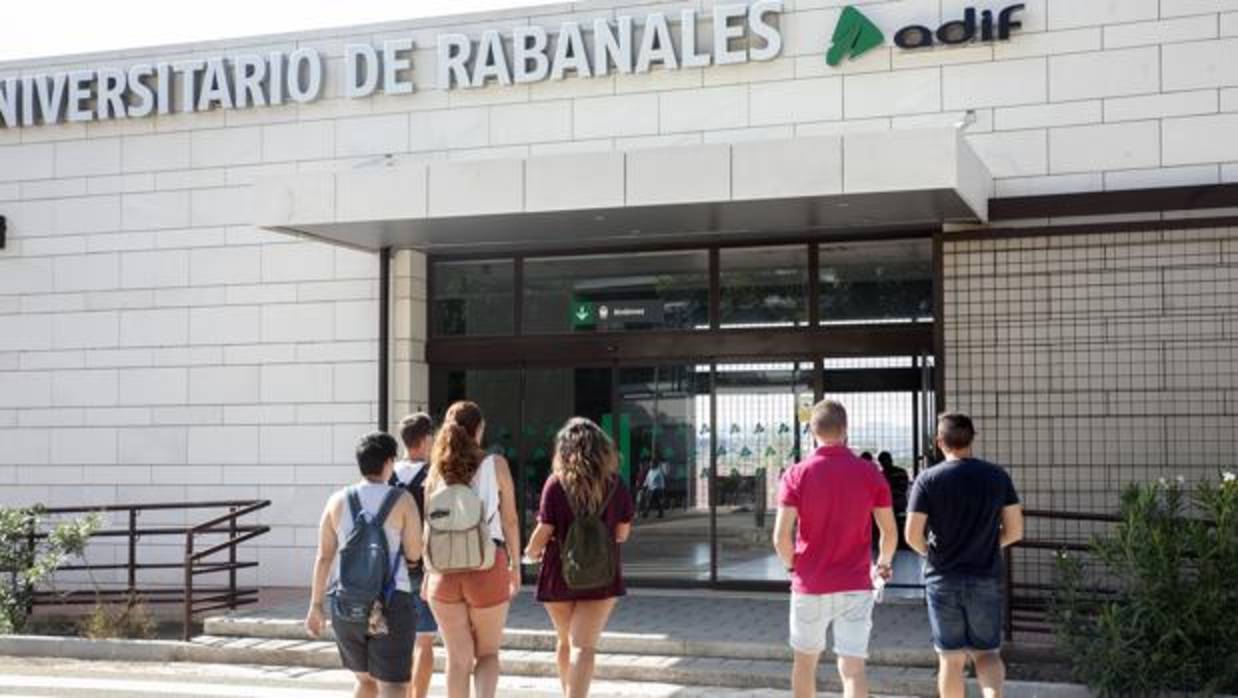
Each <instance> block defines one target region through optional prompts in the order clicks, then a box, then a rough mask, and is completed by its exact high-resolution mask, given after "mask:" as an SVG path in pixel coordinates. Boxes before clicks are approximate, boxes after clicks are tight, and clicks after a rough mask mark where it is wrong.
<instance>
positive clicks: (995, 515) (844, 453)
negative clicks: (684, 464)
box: [305, 400, 1023, 698]
mask: <svg viewBox="0 0 1238 698" xmlns="http://www.w3.org/2000/svg"><path fill="white" fill-rule="evenodd" d="M811 420H812V423H811V427H812V432H813V434H814V436H815V438H816V440H817V442H818V444H819V448H818V449H817V450H816V451H815V452H814V453H813V454H812V455H811V456H809V457H808V458H807V459H805V460H804V461H801V462H800V463H797V464H795V465H794V466H793V467H791V468H790V469H789V470H788V471H787V472H786V473H785V474H784V476H783V478H782V482H781V485H780V490H779V495H778V502H779V509H778V517H777V523H776V525H775V532H774V547H775V550H776V552H777V554H778V557H779V558H780V559H781V561H782V562H783V564H784V565H785V566H786V569H787V572H788V575H789V576H790V578H791V589H792V599H791V609H790V645H791V647H792V649H793V650H794V656H795V662H794V667H793V672H792V684H793V692H794V695H795V698H806V697H807V696H813V695H815V693H816V671H817V664H818V660H819V657H820V654H821V653H822V651H824V649H825V645H826V634H827V631H828V630H829V629H830V628H831V626H832V628H833V635H834V653H835V654H836V655H837V657H838V671H839V674H840V675H841V677H842V681H843V686H844V695H845V696H847V698H854V697H860V696H866V695H867V692H868V689H867V682H866V678H865V670H864V666H865V660H866V658H867V656H868V642H869V635H870V634H871V631H872V612H873V604H874V593H873V589H874V587H875V586H876V587H877V588H880V587H881V586H882V585H883V584H884V581H885V580H888V579H890V577H891V576H892V569H893V567H892V565H893V559H894V554H895V551H896V547H897V544H898V532H897V525H896V523H895V515H894V508H893V506H892V497H891V491H890V486H889V484H888V483H887V481H886V478H885V477H884V476H883V474H882V472H881V471H880V470H878V469H876V468H874V467H873V466H872V464H871V462H869V461H866V460H863V459H861V458H860V457H858V456H856V455H854V454H853V453H852V452H851V451H850V450H849V449H848V447H847V413H846V409H845V408H844V407H843V406H842V405H841V404H839V403H837V402H834V401H828V400H827V401H822V402H821V403H818V404H817V405H816V406H815V407H814V408H813V412H812V418H811ZM485 426H486V424H485V418H484V416H483V414H482V411H481V409H480V408H479V407H478V406H477V405H476V404H474V403H472V402H467V401H462V402H457V403H455V404H453V405H452V406H451V407H450V408H449V409H448V410H447V413H446V415H445V417H444V420H443V424H442V425H441V426H440V427H439V428H438V429H437V430H436V429H435V427H434V425H433V423H432V421H431V419H430V417H429V416H428V415H426V414H422V413H418V414H414V415H410V416H408V417H406V418H405V419H404V420H402V422H401V424H400V439H401V441H402V442H403V446H404V449H405V458H404V459H402V460H397V458H398V450H399V445H398V444H397V442H396V440H395V439H394V438H393V437H392V436H390V435H388V434H386V433H383V432H374V433H370V434H367V435H365V436H364V437H362V438H361V439H360V441H359V442H358V443H357V448H356V459H357V465H358V467H359V469H360V472H361V479H360V480H359V481H358V482H357V483H356V484H353V485H351V486H349V487H345V488H343V489H341V490H340V491H338V492H336V493H335V494H333V495H332V496H331V497H330V498H329V499H328V500H327V503H326V506H325V507H324V509H323V514H322V519H321V525H320V530H319V541H318V554H317V557H316V560H315V566H314V575H313V586H312V591H311V601H310V608H309V612H308V614H307V616H306V620H305V626H306V629H307V630H308V631H309V633H310V634H311V635H313V636H319V635H320V634H321V633H322V632H323V630H324V629H325V624H326V621H327V619H328V618H329V619H330V621H331V625H332V627H333V629H334V634H335V640H336V644H337V646H338V649H339V654H340V658H341V660H342V662H343V664H344V666H345V667H346V668H347V669H349V670H350V671H352V672H353V673H354V674H355V676H356V679H357V683H356V690H355V694H354V695H356V696H360V697H377V696H381V697H382V698H395V697H396V696H400V697H401V698H403V697H404V696H406V695H407V696H409V697H410V698H414V697H415V698H422V697H424V696H426V695H428V692H429V684H430V679H431V675H432V673H433V666H434V638H435V635H436V634H437V635H439V636H441V638H442V643H443V646H444V648H445V650H446V667H447V670H446V683H447V695H448V696H449V698H467V697H468V696H469V695H470V691H471V692H472V695H475V696H477V697H478V698H493V696H495V695H496V690H497V686H498V681H499V659H498V653H499V647H500V645H501V643H502V638H503V630H504V626H505V625H506V621H507V613H508V609H509V607H510V604H511V600H512V599H513V598H514V597H515V596H516V594H517V593H518V592H519V590H520V585H521V567H520V565H521V562H522V560H523V562H525V563H529V564H535V563H541V571H540V573H539V576H538V580H537V600H538V601H539V602H541V603H542V604H544V605H545V608H546V611H547V614H548V615H549V617H550V620H551V622H552V623H553V625H554V628H555V632H556V634H557V638H558V644H557V656H556V659H557V663H558V669H559V678H560V682H561V684H562V690H563V695H564V696H565V697H567V698H583V697H584V696H587V695H588V693H589V686H590V682H591V680H592V676H593V670H594V662H595V651H596V647H597V642H598V639H599V637H600V636H601V634H602V631H603V629H604V628H605V626H606V623H607V620H608V619H609V617H610V615H611V613H612V611H613V610H614V608H615V603H616V600H617V599H618V597H620V596H623V595H624V594H625V588H624V581H623V572H622V565H621V562H620V555H619V550H620V547H619V546H620V545H621V544H622V543H624V542H625V541H626V540H627V539H628V536H629V535H630V534H631V530H632V520H633V518H634V516H635V513H636V512H635V506H634V502H633V499H632V496H631V494H630V493H629V491H628V489H627V488H626V487H625V485H624V483H623V482H622V480H621V478H620V477H619V475H618V463H619V453H618V451H617V449H616V447H615V444H614V442H613V441H612V440H611V438H610V436H609V435H608V434H607V433H606V432H605V431H604V430H603V429H602V428H600V427H599V426H598V425H597V424H595V423H594V422H592V421H590V420H588V419H584V418H579V417H576V418H572V419H570V420H568V421H567V423H566V424H564V425H563V427H562V428H561V429H560V430H559V432H558V434H557V435H556V436H555V443H554V456H553V465H552V473H551V475H550V477H548V478H547V480H546V483H545V486H544V488H543V490H542V495H541V504H540V508H539V511H538V515H537V526H536V528H535V529H534V530H533V532H532V534H531V535H530V536H529V540H528V544H527V546H526V547H525V549H524V552H523V555H522V554H521V552H520V549H519V544H520V531H519V525H518V515H517V510H516V496H515V487H514V481H513V478H512V474H511V469H510V466H509V464H508V462H507V460H506V459H505V458H503V456H501V455H495V454H487V453H486V452H485V451H484V450H483V449H482V446H481V444H482V439H483V436H484V433H485ZM974 437H975V430H974V428H973V426H972V423H971V420H970V419H968V418H967V417H966V416H965V415H961V414H946V415H943V416H942V417H941V418H940V419H939V421H938V429H937V436H936V440H937V445H938V447H939V448H940V449H941V451H942V452H943V453H944V454H945V455H946V457H947V460H946V462H945V463H943V464H940V465H938V466H936V467H934V468H932V469H930V470H928V471H926V472H925V473H923V474H921V475H920V476H919V477H918V478H917V479H916V480H915V483H914V485H913V486H912V489H911V495H910V498H909V501H908V505H907V509H908V512H909V513H908V516H907V522H906V527H905V537H906V541H907V543H908V545H909V546H910V547H911V548H913V549H914V550H916V551H917V552H918V553H920V554H921V555H924V556H926V557H927V563H926V565H925V580H926V599H927V602H928V611H929V621H930V626H931V628H932V635H933V642H934V645H935V646H936V649H937V651H938V653H939V655H940V657H941V661H940V672H939V679H938V683H939V689H940V692H941V695H942V696H944V697H946V698H956V697H957V698H961V697H962V696H963V695H964V692H963V670H964V668H965V664H966V661H967V659H968V657H971V658H972V660H973V661H974V663H975V665H976V669H977V673H978V677H979V680H980V684H981V687H982V689H983V691H984V693H985V695H986V696H987V697H989V698H996V697H998V696H1000V695H1001V686H1002V681H1003V679H1004V667H1003V665H1002V660H1001V657H1000V654H999V650H1000V644H1001V616H1002V613H1001V610H1002V594H1001V588H1000V569H1001V558H1000V550H1001V548H1003V547H1005V546H1007V545H1011V544H1013V543H1014V542H1016V541H1018V540H1019V538H1020V537H1021V536H1022V528H1023V523H1022V510H1021V508H1020V506H1019V500H1018V496H1017V495H1016V493H1015V490H1014V486H1013V484H1012V483H1011V480H1010V478H1009V476H1008V475H1006V473H1005V471H1003V470H1002V469H1000V468H998V467H997V466H994V465H992V464H989V463H986V462H984V461H981V460H978V459H976V458H974V457H973V456H972V453H971V443H972V440H973V439H974ZM651 474H652V473H647V474H646V476H645V477H644V478H642V480H641V483H640V484H641V485H643V486H645V487H646V488H649V487H650V485H649V482H648V480H649V476H650V475H651ZM874 523H875V524H876V527H877V529H878V532H879V533H878V538H879V546H878V552H877V556H876V560H875V561H874V559H873V554H872V527H873V524H874Z"/></svg>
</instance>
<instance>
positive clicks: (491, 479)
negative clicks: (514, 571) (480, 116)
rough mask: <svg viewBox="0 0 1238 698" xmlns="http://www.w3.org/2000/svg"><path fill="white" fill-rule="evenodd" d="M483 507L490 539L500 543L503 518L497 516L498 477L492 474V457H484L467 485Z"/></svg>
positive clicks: (502, 537)
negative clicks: (471, 480) (479, 499)
mask: <svg viewBox="0 0 1238 698" xmlns="http://www.w3.org/2000/svg"><path fill="white" fill-rule="evenodd" d="M469 484H470V486H471V487H472V488H473V491H474V492H476V493H477V496H478V497H480V498H481V501H482V504H483V505H484V506H485V512H486V519H487V520H488V521H489V522H490V523H489V526H490V538H492V539H493V540H496V541H502V540H503V539H504V536H503V517H502V516H500V515H499V476H498V475H496V474H495V472H494V456H493V455H489V456H486V458H485V460H483V461H482V462H481V465H479V466H477V472H476V473H474V474H473V482H471V483H469Z"/></svg>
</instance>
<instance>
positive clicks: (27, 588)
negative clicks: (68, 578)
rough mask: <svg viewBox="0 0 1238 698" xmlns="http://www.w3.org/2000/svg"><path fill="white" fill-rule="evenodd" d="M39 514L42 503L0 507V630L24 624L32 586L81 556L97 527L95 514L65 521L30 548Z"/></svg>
mask: <svg viewBox="0 0 1238 698" xmlns="http://www.w3.org/2000/svg"><path fill="white" fill-rule="evenodd" d="M42 516H43V509H42V507H30V508H19V509H7V508H0V574H3V575H4V576H5V577H6V579H3V580H0V634H6V633H19V632H21V631H22V630H23V629H24V628H25V626H26V616H27V608H28V607H29V605H30V603H31V600H32V596H33V593H34V590H35V588H36V587H37V586H38V585H40V584H43V583H46V582H48V581H49V580H50V579H51V577H52V574H53V573H54V572H55V571H56V569H57V568H58V567H60V566H61V565H63V564H64V563H65V562H66V561H68V560H69V559H70V558H74V557H81V556H82V555H83V553H85V551H86V543H87V541H88V540H89V539H90V536H91V535H92V534H93V533H94V532H95V530H97V529H98V528H99V519H98V517H97V516H88V517H84V518H81V519H77V520H74V521H66V522H64V523H61V524H59V525H57V526H56V527H55V528H53V529H52V530H51V532H50V533H49V534H48V536H47V537H46V538H39V539H36V540H35V544H34V546H33V548H32V547H31V545H30V535H31V533H32V532H34V531H38V530H39V524H40V521H41V518H42Z"/></svg>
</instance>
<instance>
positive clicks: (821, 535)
mask: <svg viewBox="0 0 1238 698" xmlns="http://www.w3.org/2000/svg"><path fill="white" fill-rule="evenodd" d="M778 503H779V505H781V506H784V507H794V508H795V509H796V511H797V512H798V514H799V517H798V520H799V527H798V531H797V533H796V536H795V572H794V573H792V575H791V589H792V590H794V591H796V592H798V593H800V594H833V593H835V592H840V591H865V590H868V589H872V579H871V578H870V577H869V570H870V568H871V566H872V539H873V509H879V508H884V507H889V506H891V499H890V486H889V485H888V484H887V483H886V479H885V477H884V476H882V474H881V471H879V470H877V468H875V467H873V464H872V463H871V462H869V461H866V460H863V459H861V458H859V457H857V456H856V455H855V454H854V453H852V452H851V451H850V450H849V449H848V448H847V447H846V446H823V447H821V448H819V449H817V451H816V453H814V454H813V455H811V456H809V457H808V458H807V459H806V460H803V461H800V462H799V463H796V464H795V465H793V466H791V469H790V470H788V471H787V472H786V473H785V474H784V475H783V476H782V484H781V485H780V486H779V489H778Z"/></svg>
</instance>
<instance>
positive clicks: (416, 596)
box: [409, 573, 438, 635]
mask: <svg viewBox="0 0 1238 698" xmlns="http://www.w3.org/2000/svg"><path fill="white" fill-rule="evenodd" d="M421 578H422V573H409V580H410V581H411V582H412V585H413V613H415V614H417V619H416V621H415V623H416V625H414V629H415V630H416V631H417V634H418V635H422V634H433V633H437V632H438V623H437V622H435V620H434V614H433V613H431V612H430V604H429V603H428V602H427V601H425V600H424V599H422V598H421Z"/></svg>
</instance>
